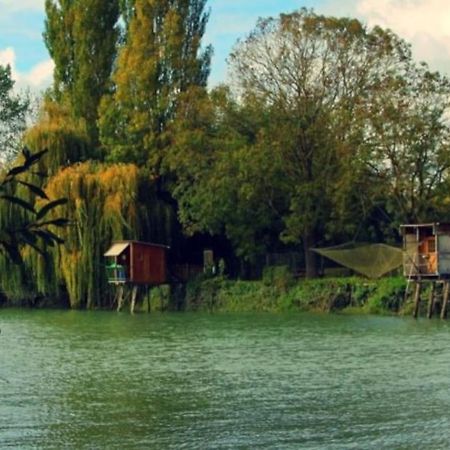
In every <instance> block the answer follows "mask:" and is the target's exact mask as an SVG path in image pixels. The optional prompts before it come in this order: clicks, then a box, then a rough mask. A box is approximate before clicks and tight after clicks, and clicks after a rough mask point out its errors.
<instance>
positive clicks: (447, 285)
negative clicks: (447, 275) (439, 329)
mask: <svg viewBox="0 0 450 450" xmlns="http://www.w3.org/2000/svg"><path fill="white" fill-rule="evenodd" d="M449 288H450V281H448V280H445V281H444V294H443V298H442V308H441V319H445V318H446V317H447V306H448V294H449Z"/></svg>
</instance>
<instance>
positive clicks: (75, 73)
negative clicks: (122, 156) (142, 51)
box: [44, 0, 119, 144]
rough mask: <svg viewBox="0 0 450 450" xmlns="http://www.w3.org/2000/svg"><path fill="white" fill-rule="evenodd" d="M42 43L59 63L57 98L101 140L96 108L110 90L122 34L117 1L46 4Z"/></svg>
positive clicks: (52, 0) (53, 1) (50, 0)
mask: <svg viewBox="0 0 450 450" xmlns="http://www.w3.org/2000/svg"><path fill="white" fill-rule="evenodd" d="M45 9H46V13H47V19H46V22H45V32H44V40H45V44H46V45H47V48H48V50H49V52H50V55H51V57H52V58H53V61H54V62H55V71H54V81H55V85H54V88H55V94H56V97H57V99H60V98H61V97H66V98H67V99H68V101H69V104H70V107H71V110H72V113H73V115H74V117H75V118H76V119H80V118H81V119H84V120H85V122H86V127H87V130H88V133H89V136H90V139H91V141H92V143H93V144H96V143H97V142H98V129H97V118H98V105H99V103H100V99H101V98H102V96H103V95H104V94H105V93H106V92H107V89H108V85H109V80H110V76H111V72H112V66H113V62H114V60H115V57H116V45H117V40H118V36H119V29H118V19H119V0H108V1H104V0H77V1H73V0H46V2H45Z"/></svg>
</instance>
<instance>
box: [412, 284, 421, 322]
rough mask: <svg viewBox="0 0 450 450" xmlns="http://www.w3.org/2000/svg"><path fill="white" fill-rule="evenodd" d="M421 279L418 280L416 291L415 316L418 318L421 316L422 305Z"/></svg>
mask: <svg viewBox="0 0 450 450" xmlns="http://www.w3.org/2000/svg"><path fill="white" fill-rule="evenodd" d="M421 287H422V286H421V284H420V281H417V282H416V291H415V292H414V311H413V317H414V318H415V319H417V317H418V316H419V306H420V289H421Z"/></svg>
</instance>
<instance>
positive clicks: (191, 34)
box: [99, 0, 211, 173]
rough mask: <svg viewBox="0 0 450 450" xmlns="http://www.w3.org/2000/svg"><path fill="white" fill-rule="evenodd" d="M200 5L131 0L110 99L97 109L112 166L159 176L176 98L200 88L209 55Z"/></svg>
mask: <svg viewBox="0 0 450 450" xmlns="http://www.w3.org/2000/svg"><path fill="white" fill-rule="evenodd" d="M205 3H206V0H182V1H173V0H170V1H167V0H154V1H151V2H149V1H148V0H135V2H134V8H133V12H132V13H131V14H129V15H128V16H127V17H130V19H129V25H128V34H127V37H126V42H125V44H124V46H123V47H122V48H121V49H120V52H119V56H118V60H117V67H116V71H115V73H114V76H113V82H114V86H115V87H114V93H113V94H111V95H110V96H108V97H106V98H105V99H104V100H103V102H102V107H101V117H100V121H99V124H100V132H101V140H102V143H103V145H104V146H105V147H106V148H107V149H108V152H109V159H110V160H111V161H116V162H117V161H119V162H134V163H137V164H138V165H143V164H145V163H148V164H149V166H150V167H151V168H153V169H154V170H155V172H156V173H158V172H159V164H160V162H161V158H162V150H163V149H164V148H165V146H166V145H165V142H164V139H163V133H164V132H165V131H166V127H167V124H168V123H169V122H170V121H171V120H172V119H173V117H174V113H175V110H176V106H177V103H178V98H179V95H180V93H182V92H185V91H186V90H187V89H188V88H189V87H190V86H205V85H206V80H207V77H208V74H209V62H210V56H211V49H210V48H209V47H208V48H206V49H205V50H204V51H203V52H202V51H201V48H200V45H201V39H202V36H203V34H204V31H205V26H206V22H207V20H208V14H205V13H204V7H205ZM127 9H128V8H127Z"/></svg>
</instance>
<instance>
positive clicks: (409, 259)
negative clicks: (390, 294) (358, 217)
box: [400, 222, 450, 319]
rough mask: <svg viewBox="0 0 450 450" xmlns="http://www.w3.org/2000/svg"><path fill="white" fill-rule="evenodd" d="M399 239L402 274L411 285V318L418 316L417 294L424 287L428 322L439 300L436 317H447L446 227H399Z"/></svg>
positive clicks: (449, 229)
mask: <svg viewBox="0 0 450 450" xmlns="http://www.w3.org/2000/svg"><path fill="white" fill-rule="evenodd" d="M400 231H401V234H402V237H403V274H404V276H405V277H407V280H408V285H407V292H408V287H409V284H410V282H413V283H415V286H416V287H415V293H414V312H413V315H414V317H417V316H418V314H419V305H420V293H421V288H422V285H423V284H424V283H429V284H431V289H430V299H429V304H428V313H427V316H428V318H431V317H432V315H433V312H434V309H435V306H436V301H437V300H438V299H441V313H440V316H441V318H442V319H444V318H445V317H446V316H447V305H448V297H449V288H450V224H448V223H437V222H436V223H423V224H407V225H402V226H401V227H400Z"/></svg>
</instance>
